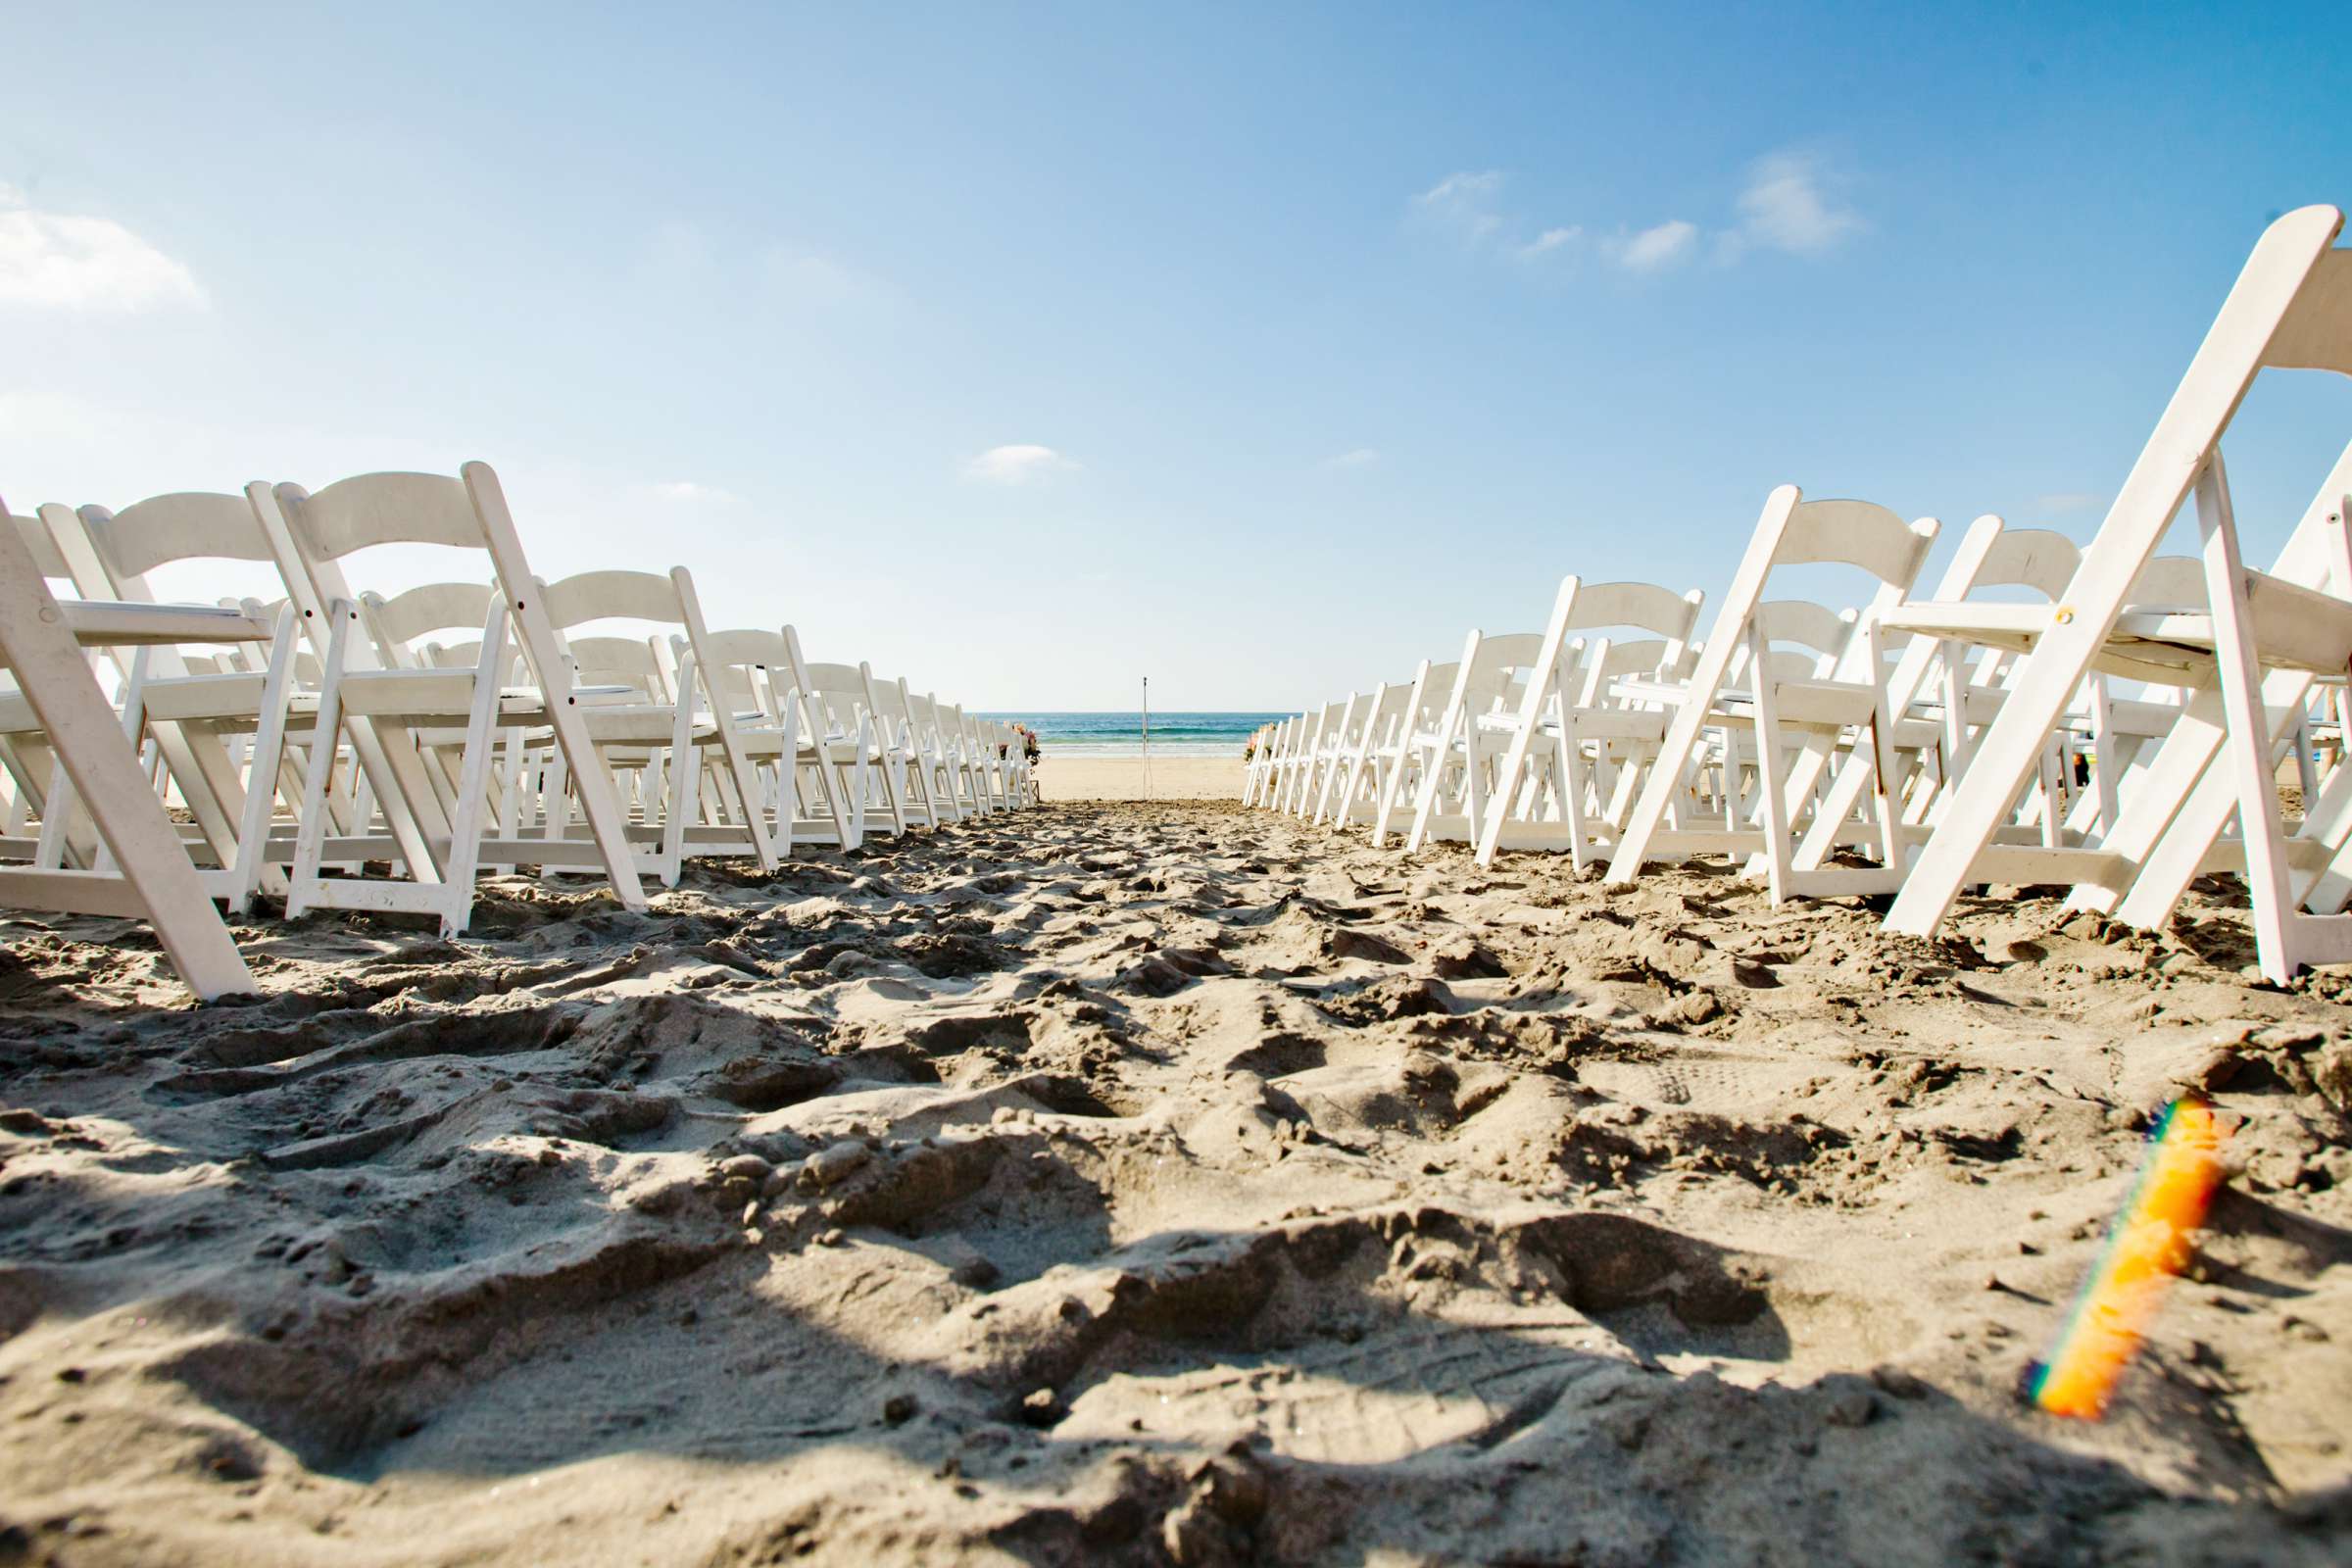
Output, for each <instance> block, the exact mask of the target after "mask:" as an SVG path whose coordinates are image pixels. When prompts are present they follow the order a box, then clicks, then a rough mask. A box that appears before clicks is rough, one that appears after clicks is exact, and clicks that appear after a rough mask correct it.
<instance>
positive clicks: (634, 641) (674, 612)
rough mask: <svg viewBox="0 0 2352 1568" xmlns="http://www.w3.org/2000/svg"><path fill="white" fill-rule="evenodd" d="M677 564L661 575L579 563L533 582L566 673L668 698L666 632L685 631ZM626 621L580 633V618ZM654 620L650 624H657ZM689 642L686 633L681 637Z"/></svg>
mask: <svg viewBox="0 0 2352 1568" xmlns="http://www.w3.org/2000/svg"><path fill="white" fill-rule="evenodd" d="M683 570H684V568H683V567H680V568H678V571H677V572H672V573H671V574H670V575H668V576H662V575H661V574H659V573H656V572H650V571H612V570H603V571H582V572H575V573H573V574H572V575H571V576H569V577H565V578H563V579H562V580H561V581H558V582H552V583H544V582H543V583H541V584H539V590H538V591H539V598H540V601H541V603H542V604H544V605H545V606H546V608H547V618H548V622H549V624H551V625H553V626H554V627H555V629H556V635H557V636H558V637H559V638H560V639H561V640H562V641H563V645H564V652H565V654H566V655H568V656H569V658H570V660H571V667H572V670H573V674H574V677H575V678H576V679H578V680H580V681H582V682H586V683H590V684H597V685H621V686H628V687H631V688H633V689H634V690H636V691H637V692H638V693H640V694H641V695H642V696H643V697H644V699H645V700H646V701H648V702H655V703H664V702H671V701H674V700H676V694H677V691H678V666H677V661H676V658H675V656H674V655H673V653H672V652H671V644H670V633H671V632H672V631H689V630H690V628H689V626H688V620H687V615H686V607H685V604H684V602H683V600H682V597H681V595H680V592H679V583H678V575H679V573H680V572H683ZM614 621H625V622H628V623H630V626H631V629H632V631H633V632H634V633H635V635H628V636H624V635H620V634H618V633H616V632H613V631H605V632H602V633H598V634H583V633H581V632H580V631H579V628H580V627H583V626H603V625H607V624H609V623H611V622H614ZM657 628H658V630H657ZM688 643H689V646H691V644H692V637H691V635H689V637H688Z"/></svg>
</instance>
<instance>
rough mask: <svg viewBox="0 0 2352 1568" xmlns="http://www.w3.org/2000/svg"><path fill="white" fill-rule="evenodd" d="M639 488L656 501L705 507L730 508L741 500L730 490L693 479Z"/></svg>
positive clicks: (673, 480) (668, 481) (675, 480)
mask: <svg viewBox="0 0 2352 1568" xmlns="http://www.w3.org/2000/svg"><path fill="white" fill-rule="evenodd" d="M639 488H640V489H641V490H643V491H644V493H645V494H647V495H648V496H651V497H652V498H653V499H655V500H656V501H676V502H685V503H691V504H693V505H697V506H706V507H731V506H733V505H734V504H735V503H736V502H738V501H740V500H742V499H743V498H742V497H741V496H739V495H737V494H736V493H735V492H734V491H732V490H722V489H720V488H719V487H718V486H717V485H714V484H703V483H700V482H699V481H697V480H693V479H669V480H665V481H663V482H662V483H660V484H649V485H641V486H640V487H639Z"/></svg>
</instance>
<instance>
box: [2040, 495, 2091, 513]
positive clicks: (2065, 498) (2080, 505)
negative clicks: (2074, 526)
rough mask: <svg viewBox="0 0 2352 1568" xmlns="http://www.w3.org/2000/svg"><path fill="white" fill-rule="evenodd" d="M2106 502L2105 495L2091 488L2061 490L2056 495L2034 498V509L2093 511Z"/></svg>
mask: <svg viewBox="0 0 2352 1568" xmlns="http://www.w3.org/2000/svg"><path fill="white" fill-rule="evenodd" d="M2106 504H2107V498H2106V497H2105V496H2103V495H2099V494H2098V493H2096V492H2095V491H2090V490H2061V491H2058V492H2057V493H2056V494H2054V495H2046V496H2035V497H2034V511H2036V512H2057V513H2076V512H2092V511H2096V510H2097V509H2098V508H2100V507H2103V506H2105V505H2106Z"/></svg>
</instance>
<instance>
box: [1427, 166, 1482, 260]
mask: <svg viewBox="0 0 2352 1568" xmlns="http://www.w3.org/2000/svg"><path fill="white" fill-rule="evenodd" d="M1502 185H1503V174H1502V172H1501V171H1500V170H1498V169H1487V170H1478V171H1470V170H1465V171H1463V172H1459V173H1453V174H1447V175H1446V177H1445V178H1444V179H1441V180H1439V181H1438V182H1437V183H1436V184H1435V185H1432V186H1430V187H1429V189H1427V190H1425V191H1423V192H1422V193H1421V194H1420V195H1418V196H1415V197H1414V198H1413V212H1414V214H1415V216H1417V217H1418V218H1420V219H1421V221H1423V222H1425V223H1428V224H1430V225H1431V226H1433V227H1436V228H1440V229H1443V230H1445V231H1446V232H1447V233H1450V234H1452V235H1453V236H1454V237H1456V238H1457V239H1459V240H1460V241H1461V242H1462V243H1463V244H1465V245H1473V246H1476V245H1483V244H1485V243H1486V242H1487V241H1488V240H1490V239H1492V238H1494V237H1495V232H1496V230H1498V229H1500V228H1501V227H1502V217H1501V215H1500V214H1499V213H1497V212H1496V211H1495V203H1496V202H1497V201H1498V200H1499V199H1500V198H1501V195H1502Z"/></svg>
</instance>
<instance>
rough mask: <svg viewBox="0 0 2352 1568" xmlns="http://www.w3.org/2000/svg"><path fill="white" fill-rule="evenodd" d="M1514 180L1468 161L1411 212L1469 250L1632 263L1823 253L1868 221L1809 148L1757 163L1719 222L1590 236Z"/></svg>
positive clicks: (1673, 221) (1654, 265)
mask: <svg viewBox="0 0 2352 1568" xmlns="http://www.w3.org/2000/svg"><path fill="white" fill-rule="evenodd" d="M1508 183H1509V176H1507V175H1505V174H1504V173H1503V172H1501V171H1500V170H1494V169H1488V170H1463V171H1460V172H1455V173H1451V174H1447V175H1446V177H1445V178H1444V179H1441V180H1439V181H1438V182H1437V183H1436V184H1435V185H1432V186H1431V187H1429V189H1427V190H1425V191H1422V192H1421V193H1419V194H1418V195H1416V196H1414V197H1413V199H1412V204H1411V205H1412V213H1413V216H1414V218H1415V219H1416V220H1417V221H1420V222H1421V223H1422V224H1423V225H1425V226H1427V227H1430V228H1432V229H1435V230H1437V231H1439V232H1441V233H1444V234H1446V235H1449V236H1450V237H1452V238H1453V239H1454V240H1455V241H1456V242H1458V243H1459V244H1460V245H1461V246H1462V247H1463V248H1464V249H1466V250H1471V251H1478V252H1483V253H1486V254H1489V255H1495V256H1508V257H1511V258H1514V259H1516V260H1519V261H1522V262H1527V263H1530V264H1533V263H1537V262H1544V263H1545V264H1546V265H1549V266H1559V265H1565V258H1568V257H1572V256H1579V255H1582V254H1584V253H1585V252H1587V251H1591V252H1593V253H1595V254H1597V255H1598V256H1599V257H1600V258H1602V259H1603V260H1605V261H1608V262H1611V263H1614V264H1615V265H1616V266H1617V267H1619V268H1622V269H1623V270H1626V271H1629V272H1657V271H1662V270H1665V269H1667V268H1670V267H1674V266H1676V265H1678V264H1680V263H1683V262H1686V261H1689V260H1691V258H1692V257H1694V256H1696V255H1698V254H1699V252H1700V250H1701V248H1702V246H1703V247H1705V248H1706V249H1707V250H1708V252H1709V253H1710V254H1712V256H1713V257H1714V258H1715V260H1716V261H1718V262H1720V263H1723V264H1725V265H1727V266H1728V265H1730V264H1731V263H1734V262H1737V261H1738V260H1740V257H1742V256H1744V255H1745V254H1747V253H1748V252H1750V251H1779V252H1783V253H1785V254H1787V255H1790V256H1819V255H1822V254H1825V253H1826V252H1829V251H1833V250H1835V249H1837V248H1838V246H1840V245H1842V244H1844V243H1845V242H1846V241H1847V240H1849V239H1851V238H1852V237H1853V236H1855V235H1857V234H1860V233H1863V232H1865V231H1866V230H1867V229H1868V228H1869V227H1870V223H1869V221H1868V220H1866V219H1865V218H1863V217H1862V215H1861V214H1860V213H1857V212H1855V211H1854V210H1853V209H1852V208H1851V207H1849V206H1847V205H1845V204H1844V202H1843V201H1842V200H1841V199H1840V198H1839V197H1838V195H1837V190H1838V185H1839V184H1840V180H1839V179H1838V176H1837V175H1836V173H1835V172H1833V171H1831V170H1830V169H1829V168H1828V167H1827V166H1826V165H1825V164H1824V163H1823V162H1822V160H1820V159H1819V158H1817V157H1815V156H1813V155H1812V154H1809V153H1802V152H1795V151H1782V152H1776V153H1771V154H1768V155H1766V156H1765V157H1762V158H1759V159H1757V160H1756V162H1755V163H1754V164H1752V165H1750V166H1749V168H1748V171H1747V176H1746V180H1745V183H1743V184H1742V185H1741V186H1740V193H1739V195H1738V196H1736V197H1735V198H1734V199H1733V202H1732V211H1731V213H1730V214H1728V215H1726V216H1725V218H1724V219H1723V221H1721V222H1720V223H1712V222H1709V223H1704V224H1702V223H1701V222H1698V221H1692V220H1691V219H1688V218H1669V219H1667V220H1665V221H1662V222H1654V223H1650V224H1648V225H1647V226H1645V227H1637V226H1634V225H1632V224H1628V223H1620V224H1618V225H1616V226H1615V228H1614V231H1613V232H1611V231H1610V230H1607V229H1603V230H1601V231H1600V232H1598V233H1596V234H1594V235H1593V236H1591V237H1590V238H1588V236H1587V233H1586V229H1585V226H1584V225H1583V224H1579V223H1552V224H1548V225H1546V224H1539V223H1536V222H1534V221H1531V219H1530V216H1529V215H1528V214H1527V213H1526V212H1525V211H1523V210H1521V209H1518V208H1516V207H1514V206H1513V204H1512V203H1511V202H1510V201H1509V200H1508V191H1507V186H1508ZM1653 210H1654V209H1653ZM1531 235H1532V237H1531Z"/></svg>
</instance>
